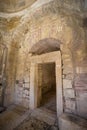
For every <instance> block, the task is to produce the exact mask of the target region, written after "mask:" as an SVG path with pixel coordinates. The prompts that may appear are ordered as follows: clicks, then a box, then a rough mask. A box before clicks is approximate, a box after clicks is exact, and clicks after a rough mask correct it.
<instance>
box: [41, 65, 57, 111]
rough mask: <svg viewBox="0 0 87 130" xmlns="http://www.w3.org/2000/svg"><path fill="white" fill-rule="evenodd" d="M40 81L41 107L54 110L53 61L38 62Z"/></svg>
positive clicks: (54, 82)
mask: <svg viewBox="0 0 87 130" xmlns="http://www.w3.org/2000/svg"><path fill="white" fill-rule="evenodd" d="M39 67H40V69H39V70H40V71H39V72H40V75H39V76H40V82H41V91H42V92H41V93H42V98H41V104H40V106H41V107H44V108H46V109H49V110H51V111H54V112H56V74H55V63H45V64H39Z"/></svg>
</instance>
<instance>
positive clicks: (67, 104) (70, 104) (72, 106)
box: [65, 99, 76, 112]
mask: <svg viewBox="0 0 87 130" xmlns="http://www.w3.org/2000/svg"><path fill="white" fill-rule="evenodd" d="M75 106H76V103H75V101H74V100H71V99H67V100H65V107H66V108H67V109H69V110H70V111H71V112H75Z"/></svg>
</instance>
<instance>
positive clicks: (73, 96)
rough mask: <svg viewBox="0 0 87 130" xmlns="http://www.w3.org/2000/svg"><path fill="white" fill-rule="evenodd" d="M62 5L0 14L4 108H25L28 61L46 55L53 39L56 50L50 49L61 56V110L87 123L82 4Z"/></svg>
mask: <svg viewBox="0 0 87 130" xmlns="http://www.w3.org/2000/svg"><path fill="white" fill-rule="evenodd" d="M62 1H63V2H61V1H60V0H52V1H50V2H49V3H47V4H44V5H41V6H39V7H38V8H35V10H32V9H31V10H29V9H26V10H25V13H24V12H23V11H21V12H19V14H18V13H14V14H8V16H7V15H6V14H5V15H4V16H2V13H0V31H1V32H0V35H1V37H0V44H1V43H2V42H3V43H4V44H5V45H6V46H7V47H8V55H7V57H8V58H7V67H6V75H7V84H8V85H7V88H6V98H5V99H6V101H5V102H6V103H5V104H6V105H8V104H11V103H13V102H14V103H17V104H21V105H23V106H26V107H27V108H29V103H30V67H31V64H30V58H31V56H32V55H37V54H38V55H40V54H41V52H44V53H47V52H49V48H52V47H54V46H56V44H54V43H53V42H52V41H51V40H52V39H53V40H54V41H58V46H59V49H58V46H56V47H54V48H57V49H58V51H60V52H61V59H62V61H61V62H62V66H61V68H62V89H63V110H64V112H67V113H71V114H75V115H79V116H81V117H83V118H86V119H87V103H86V100H87V28H86V25H84V26H83V24H85V23H84V22H83V20H84V18H85V17H86V15H85V12H84V8H83V7H84V3H83V2H82V1H77V2H76V3H75V0H73V1H71V0H67V1H66V0H62ZM18 2H19V1H18ZM22 2H23V1H22ZM16 3H17V2H16ZM19 4H23V3H20V2H19ZM19 4H18V6H16V9H18V7H19ZM10 5H11V3H10ZM32 8H33V7H32ZM7 10H8V11H9V9H7ZM20 10H21V8H20ZM12 11H14V10H12ZM15 11H16V10H15ZM85 11H86V8H85ZM4 12H5V10H4ZM3 17H4V18H3ZM46 39H47V40H46ZM43 41H45V42H46V43H44V42H43ZM49 41H50V44H48V42H49ZM34 46H35V49H37V48H38V47H39V50H40V51H41V52H39V51H38V53H36V52H35V51H34V52H33V51H31V50H32V48H33V47H34ZM44 50H45V51H44ZM0 56H1V55H0Z"/></svg>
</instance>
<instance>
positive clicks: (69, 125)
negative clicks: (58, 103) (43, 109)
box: [59, 114, 87, 130]
mask: <svg viewBox="0 0 87 130" xmlns="http://www.w3.org/2000/svg"><path fill="white" fill-rule="evenodd" d="M59 130H87V120H85V119H82V118H80V117H77V116H74V115H71V114H63V115H61V117H59Z"/></svg>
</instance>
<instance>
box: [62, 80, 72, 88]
mask: <svg viewBox="0 0 87 130" xmlns="http://www.w3.org/2000/svg"><path fill="white" fill-rule="evenodd" d="M63 88H64V89H66V88H72V81H71V80H67V79H63Z"/></svg>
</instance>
